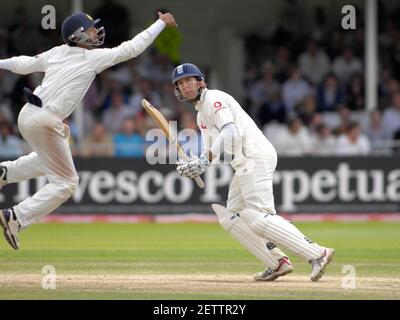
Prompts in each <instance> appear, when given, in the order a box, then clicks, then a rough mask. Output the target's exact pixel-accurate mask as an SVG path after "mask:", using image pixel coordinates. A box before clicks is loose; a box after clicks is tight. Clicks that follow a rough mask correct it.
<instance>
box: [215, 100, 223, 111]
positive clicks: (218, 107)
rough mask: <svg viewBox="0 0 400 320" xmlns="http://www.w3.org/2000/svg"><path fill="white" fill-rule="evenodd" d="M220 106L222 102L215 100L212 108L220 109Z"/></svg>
mask: <svg viewBox="0 0 400 320" xmlns="http://www.w3.org/2000/svg"><path fill="white" fill-rule="evenodd" d="M221 107H222V103H221V102H219V101H217V102H215V103H214V108H215V109H221Z"/></svg>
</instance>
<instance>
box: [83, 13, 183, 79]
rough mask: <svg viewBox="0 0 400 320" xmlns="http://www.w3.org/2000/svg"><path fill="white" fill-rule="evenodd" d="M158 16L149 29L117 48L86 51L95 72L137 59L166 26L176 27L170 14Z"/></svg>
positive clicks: (159, 14)
mask: <svg viewBox="0 0 400 320" xmlns="http://www.w3.org/2000/svg"><path fill="white" fill-rule="evenodd" d="M158 16H159V19H158V20H157V21H156V22H155V23H153V24H152V25H151V26H150V27H149V28H147V29H146V30H144V31H142V32H141V33H139V34H138V35H137V36H135V37H134V38H133V39H131V40H128V41H125V42H123V43H121V44H120V45H119V46H118V47H115V48H112V49H95V50H91V51H88V52H87V55H88V58H89V60H90V62H91V63H92V64H93V66H94V69H95V70H96V72H97V73H100V72H102V71H103V70H105V69H107V68H110V67H112V66H114V65H116V64H118V63H121V62H124V61H127V60H129V59H132V58H135V57H137V56H138V55H140V54H141V53H142V52H143V51H144V50H145V49H146V48H147V47H148V46H149V45H150V44H151V43H152V42H153V41H154V39H155V38H156V37H157V36H158V35H159V34H160V33H161V32H162V31H163V30H164V28H165V27H166V26H169V27H177V26H178V25H177V24H176V22H175V19H174V17H173V15H172V14H170V13H165V14H163V13H161V12H159V13H158Z"/></svg>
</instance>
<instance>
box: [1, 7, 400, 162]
mask: <svg viewBox="0 0 400 320" xmlns="http://www.w3.org/2000/svg"><path fill="white" fill-rule="evenodd" d="M289 4H290V5H289ZM296 4H297V2H296V1H287V6H286V7H283V10H282V13H281V14H282V16H281V19H279V21H280V23H279V25H277V26H275V27H274V28H273V29H271V30H268V32H264V33H261V34H260V33H249V34H247V35H246V36H245V40H246V41H245V42H246V53H247V68H246V73H245V78H244V79H243V86H244V87H245V89H246V90H245V92H246V96H245V97H238V96H237V95H235V93H234V92H230V94H232V95H233V96H234V97H235V98H237V99H238V100H239V101H240V102H242V106H243V107H244V108H245V109H246V111H247V112H248V113H249V114H250V115H251V117H252V118H253V119H254V120H255V121H256V123H257V125H258V126H259V128H260V129H261V130H262V131H263V133H264V134H265V135H266V136H267V137H268V138H269V139H270V140H271V142H272V143H273V144H274V145H275V147H276V149H277V151H278V154H280V155H285V156H307V155H318V156H333V155H337V156H352V155H371V154H394V153H398V152H400V24H399V21H400V19H399V17H400V7H399V9H396V10H394V11H393V12H390V13H388V12H386V10H385V7H384V6H383V4H382V2H379V16H380V17H379V59H380V65H379V103H378V105H377V106H376V109H375V110H374V111H371V112H367V111H365V92H364V70H365V65H364V61H363V59H364V29H363V27H362V25H363V22H362V19H358V20H357V22H358V26H357V29H356V30H352V31H344V30H340V29H338V26H337V25H334V26H332V25H329V23H328V19H327V17H326V14H327V13H326V12H325V11H324V9H323V8H322V7H318V6H317V7H316V8H315V10H314V19H313V20H312V21H309V23H308V25H309V26H310V27H308V28H302V27H301V26H302V23H303V22H302V21H301V8H300V7H296ZM98 12H99V13H100V17H101V18H102V19H103V20H105V21H106V22H108V23H109V25H108V26H107V34H110V32H111V34H117V35H120V36H121V34H122V33H121V32H119V31H118V30H128V29H129V28H127V27H126V25H125V26H124V27H123V28H121V26H120V25H119V23H120V22H121V21H123V23H127V21H129V16H124V17H123V18H122V16H121V15H123V12H124V13H125V14H126V12H128V11H127V10H124V8H122V7H121V6H120V5H118V4H116V3H113V2H112V1H106V4H104V5H103V7H101V8H99V10H98ZM110 13H111V17H109V18H107V15H108V14H110ZM98 16H99V15H96V17H98ZM115 16H121V17H120V18H118V19H114V20H113V19H112V17H115ZM358 17H362V14H359V15H358ZM149 23H150V22H149ZM113 28H116V30H115V29H113ZM110 29H111V30H110ZM300 30H301V31H300ZM32 39H34V40H32ZM108 39H110V37H108ZM123 39H129V35H128V34H122V36H121V41H122V40H123ZM168 39H174V40H171V42H173V43H174V44H175V47H174V48H173V49H172V50H168V48H167V50H166V45H165V42H164V43H161V44H159V45H155V46H152V48H150V49H149V50H147V51H146V52H145V53H144V54H142V55H141V56H139V58H138V59H132V60H130V61H128V62H126V63H123V64H121V65H118V66H116V67H115V68H112V69H109V70H106V71H104V72H103V73H101V74H100V75H99V76H98V77H97V79H96V80H95V82H93V84H92V86H91V87H90V88H89V90H88V92H87V94H86V96H85V97H84V100H83V106H82V107H83V109H84V112H83V114H84V119H83V121H84V137H85V138H84V139H83V141H79V139H78V132H77V131H78V130H77V124H76V123H75V121H74V120H75V119H74V118H72V117H71V118H69V119H67V120H66V122H67V123H68V124H69V125H70V127H71V133H72V134H71V139H70V144H71V147H72V150H73V153H74V155H75V156H83V157H91V156H109V157H143V156H144V155H145V153H146V149H147V148H148V147H149V146H150V145H151V144H152V143H153V142H152V141H149V139H146V135H148V133H149V130H150V129H152V128H155V127H156V126H155V124H154V122H153V121H152V120H151V119H150V118H149V117H148V116H147V115H146V114H145V112H144V111H143V109H142V107H141V100H142V98H145V99H147V100H149V101H150V102H152V103H153V104H154V105H157V106H162V109H161V112H162V113H163V114H164V115H166V116H167V118H168V119H169V120H175V121H177V124H178V126H179V127H178V130H180V129H185V128H191V129H194V130H197V128H196V127H197V126H196V122H195V117H194V109H193V108H192V107H190V106H189V105H187V104H185V103H181V102H179V101H177V99H176V98H175V95H174V87H173V86H172V84H171V83H170V77H171V73H172V70H173V68H174V66H176V65H177V64H178V63H179V62H180V61H179V52H178V48H179V46H178V45H177V44H178V43H179V41H180V39H181V35H180V34H179V33H177V34H169V35H168ZM111 40H112V41H115V38H111ZM111 40H110V41H111ZM118 41H119V38H118ZM119 42H120V41H119ZM61 43H62V41H61V39H60V37H59V33H58V30H54V31H49V30H46V31H43V30H41V28H40V27H37V28H36V29H35V28H34V27H32V25H31V24H30V22H29V16H28V14H27V12H26V11H25V10H24V9H23V8H19V9H18V10H17V11H16V13H15V21H14V23H13V24H12V25H10V26H9V27H8V28H3V29H0V58H7V57H10V56H14V55H21V54H25V55H35V54H37V53H39V52H43V51H45V50H47V49H49V48H51V47H53V46H55V45H60V44H61ZM116 44H117V43H108V46H113V45H116ZM206 71H207V70H206ZM42 76H43V75H41V74H32V75H27V76H17V75H14V74H12V73H10V72H6V71H3V70H0V158H15V157H18V156H20V155H22V154H25V153H27V152H29V147H28V146H27V145H26V144H25V143H24V141H23V139H21V137H20V135H19V133H18V128H17V126H16V123H17V120H16V119H17V117H18V113H19V111H20V109H21V108H22V106H23V104H24V100H23V98H22V94H21V93H22V88H23V87H24V86H27V87H31V88H35V87H36V86H37V85H38V84H40V81H41V79H42ZM211 89H212V88H211ZM197 132H198V131H197ZM187 138H188V137H187V135H186V136H185V135H184V136H182V139H181V140H182V141H181V142H182V143H183V144H184V146H185V148H186V150H188V149H190V150H191V151H192V152H193V153H199V152H200V151H201V148H200V147H199V144H201V143H200V142H201V139H200V138H191V139H187Z"/></svg>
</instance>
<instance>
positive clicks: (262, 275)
mask: <svg viewBox="0 0 400 320" xmlns="http://www.w3.org/2000/svg"><path fill="white" fill-rule="evenodd" d="M292 271H293V266H292V263H291V262H290V261H289V259H288V258H282V259H280V260H279V266H278V268H277V269H276V270H272V269H271V268H268V269H266V270H264V271H262V272H258V273H256V274H255V275H254V280H256V281H274V280H276V279H278V278H279V277H282V276H285V275H287V274H289V273H291V272H292Z"/></svg>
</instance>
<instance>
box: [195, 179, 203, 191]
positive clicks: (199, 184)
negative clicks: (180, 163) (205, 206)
mask: <svg viewBox="0 0 400 320" xmlns="http://www.w3.org/2000/svg"><path fill="white" fill-rule="evenodd" d="M194 180H195V181H196V183H197V186H198V187H199V188H201V189H203V188H204V186H205V185H204V181H203V179H202V178H201V177H196V178H194Z"/></svg>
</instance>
